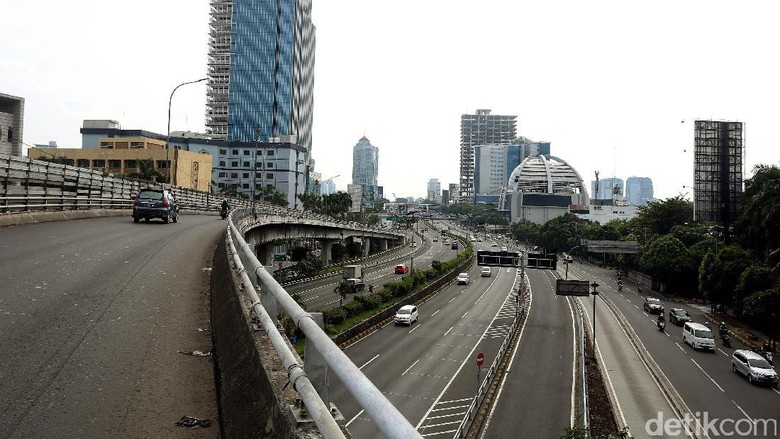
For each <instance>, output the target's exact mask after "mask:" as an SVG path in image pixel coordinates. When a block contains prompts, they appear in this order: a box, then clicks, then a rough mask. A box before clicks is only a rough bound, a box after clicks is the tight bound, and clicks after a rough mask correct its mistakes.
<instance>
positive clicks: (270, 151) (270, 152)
mask: <svg viewBox="0 0 780 439" xmlns="http://www.w3.org/2000/svg"><path fill="white" fill-rule="evenodd" d="M265 155H274V150H273V149H269V150H268V152H267V153H266V154H265Z"/></svg>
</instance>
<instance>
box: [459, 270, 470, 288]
mask: <svg viewBox="0 0 780 439" xmlns="http://www.w3.org/2000/svg"><path fill="white" fill-rule="evenodd" d="M468 283H469V274H468V273H461V274H459V275H458V285H468Z"/></svg>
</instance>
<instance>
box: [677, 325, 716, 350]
mask: <svg viewBox="0 0 780 439" xmlns="http://www.w3.org/2000/svg"><path fill="white" fill-rule="evenodd" d="M683 343H687V344H689V345H691V347H692V348H694V349H709V350H711V351H713V352H715V337H714V336H713V335H712V331H711V330H710V328H708V327H706V326H704V325H702V324H701V323H695V322H685V324H684V325H683Z"/></svg>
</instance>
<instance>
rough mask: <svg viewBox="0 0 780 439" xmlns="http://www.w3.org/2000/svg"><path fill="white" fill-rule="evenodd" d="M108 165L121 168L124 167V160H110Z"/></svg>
mask: <svg viewBox="0 0 780 439" xmlns="http://www.w3.org/2000/svg"><path fill="white" fill-rule="evenodd" d="M108 167H109V168H115V169H118V168H121V167H122V160H109V161H108Z"/></svg>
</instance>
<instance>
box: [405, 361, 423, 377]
mask: <svg viewBox="0 0 780 439" xmlns="http://www.w3.org/2000/svg"><path fill="white" fill-rule="evenodd" d="M419 361H420V359H419V358H418V359H417V361H415V362H414V363H412V365H411V366H409V367H407V368H406V370H405V371H404V373H402V374H401V376H404V375H406V372H409V369H411V368H413V367H414V365H415V364H417V363H418V362H419Z"/></svg>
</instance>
